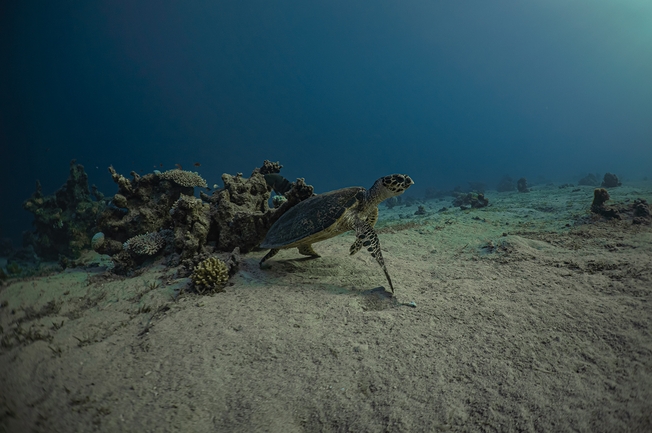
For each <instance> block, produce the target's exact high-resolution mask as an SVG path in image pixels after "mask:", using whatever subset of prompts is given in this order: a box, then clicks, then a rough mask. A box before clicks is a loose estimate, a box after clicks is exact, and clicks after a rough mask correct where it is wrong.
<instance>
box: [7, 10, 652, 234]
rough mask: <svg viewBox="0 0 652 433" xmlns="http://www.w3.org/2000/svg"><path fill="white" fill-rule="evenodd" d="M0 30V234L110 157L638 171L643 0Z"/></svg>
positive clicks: (429, 183)
mask: <svg viewBox="0 0 652 433" xmlns="http://www.w3.org/2000/svg"><path fill="white" fill-rule="evenodd" d="M136 4H137V5H136ZM0 36H1V38H0V41H1V44H2V45H1V52H0V56H1V57H0V73H1V75H0V92H1V93H0V110H1V111H0V115H1V116H0V141H1V146H2V156H1V158H0V164H2V165H1V167H0V181H1V182H2V188H1V193H2V206H1V207H0V212H1V214H0V218H1V221H0V227H1V233H0V236H2V237H7V236H10V237H12V238H14V239H15V240H16V242H15V243H18V239H20V232H21V231H22V230H24V229H28V228H29V220H30V214H29V213H27V212H25V211H23V210H22V209H21V203H22V201H23V200H24V199H25V198H27V197H29V195H30V194H31V193H32V191H33V189H34V182H35V180H36V179H40V181H41V182H42V184H43V188H44V192H45V193H52V192H54V191H55V190H56V189H57V188H59V187H60V186H61V185H62V184H63V183H64V182H65V180H66V178H67V176H68V163H69V161H70V160H71V159H73V158H76V159H77V161H78V162H79V163H81V164H83V165H84V166H85V167H86V169H87V171H88V173H89V176H90V181H91V182H92V183H95V184H97V185H98V186H99V188H100V190H102V191H103V192H104V193H105V194H113V193H115V191H116V188H115V186H114V184H113V183H112V181H111V179H110V176H109V175H108V172H107V166H109V165H110V164H112V165H114V166H115V167H116V169H117V170H118V171H119V172H121V173H124V174H128V173H129V172H130V171H131V170H136V171H138V172H141V171H142V172H150V171H152V170H153V169H155V168H159V167H160V164H163V169H169V168H173V166H174V164H181V165H182V166H183V167H184V168H190V169H195V168H194V167H193V164H194V163H195V162H199V163H201V167H199V168H197V170H198V171H200V173H201V174H202V175H203V176H204V177H205V178H207V180H208V182H209V184H213V183H220V175H221V173H223V172H229V173H236V172H243V173H245V175H248V174H249V173H250V172H251V170H252V169H253V168H254V167H257V166H260V164H261V163H262V161H263V160H264V159H271V160H273V161H277V160H278V161H280V162H281V163H282V164H284V169H283V171H282V173H283V174H284V175H285V176H287V177H289V178H290V179H294V178H296V177H305V178H306V181H307V182H308V183H309V184H312V185H314V186H315V188H316V190H317V191H318V192H323V191H326V190H330V189H335V188H338V187H343V186H349V185H363V186H369V185H371V184H372V183H373V181H374V180H375V179H377V178H378V177H380V176H382V175H385V174H388V173H394V172H404V173H407V174H409V175H410V176H412V178H413V179H414V180H415V182H416V185H415V186H414V187H413V188H412V189H411V190H410V191H409V193H411V194H412V195H423V193H424V191H425V189H426V188H427V187H435V188H439V189H450V188H452V187H454V186H456V185H460V184H462V185H466V184H467V182H468V181H484V182H486V183H488V185H489V186H490V187H491V186H493V185H495V184H496V183H497V181H498V180H499V179H500V178H501V177H502V176H503V175H505V174H507V175H510V176H512V177H514V178H518V177H521V176H525V177H527V178H528V179H531V180H532V181H536V180H537V179H553V180H559V181H567V180H572V179H577V178H579V177H580V176H581V175H583V174H586V173H587V172H597V173H604V172H606V171H611V172H616V173H618V174H619V175H620V176H621V177H622V178H624V180H627V179H632V180H634V179H640V178H643V177H644V176H650V177H652V168H651V167H652V79H651V78H650V77H652V2H650V1H647V0H636V1H634V0H621V1H617V2H616V1H606V0H590V1H589V0H586V1H579V0H578V1H571V2H568V1H557V0H540V1H529V2H523V1H520V0H519V1H516V0H515V1H491V2H487V1H480V0H476V1H474V0H471V1H463V2H459V1H455V2H452V1H410V0H403V1H392V2H389V1H382V0H379V1H363V2H352V1H349V0H347V1H333V0H331V1H324V2H310V1H303V0H301V1H268V0H264V1H263V0H260V1H201V2H198V1H194V2H177V1H169V0H158V1H149V2H135V1H132V0H129V1H117V0H112V1H96V2H78V1H64V0H60V1H56V2H30V1H13V2H12V1H9V2H3V3H2V6H0Z"/></svg>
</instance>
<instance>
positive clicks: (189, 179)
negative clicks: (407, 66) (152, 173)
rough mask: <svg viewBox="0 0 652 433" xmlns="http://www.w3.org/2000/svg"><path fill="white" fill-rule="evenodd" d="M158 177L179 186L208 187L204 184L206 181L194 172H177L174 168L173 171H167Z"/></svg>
mask: <svg viewBox="0 0 652 433" xmlns="http://www.w3.org/2000/svg"><path fill="white" fill-rule="evenodd" d="M159 177H160V178H161V179H166V180H171V181H172V182H174V183H176V184H177V185H181V186H185V187H195V186H199V187H202V188H206V187H207V186H208V185H207V184H206V180H204V178H203V177H201V176H200V175H199V173H197V172H194V171H185V170H179V169H176V168H175V169H174V170H168V171H165V172H163V173H161V174H159Z"/></svg>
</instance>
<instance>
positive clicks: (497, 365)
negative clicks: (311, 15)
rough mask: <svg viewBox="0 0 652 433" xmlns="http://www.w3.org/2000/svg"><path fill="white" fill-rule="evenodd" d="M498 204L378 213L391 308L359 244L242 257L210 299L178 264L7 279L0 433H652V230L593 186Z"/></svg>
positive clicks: (637, 193) (0, 350) (628, 191)
mask: <svg viewBox="0 0 652 433" xmlns="http://www.w3.org/2000/svg"><path fill="white" fill-rule="evenodd" d="M610 194H611V199H612V200H611V202H612V203H621V204H622V205H623V206H625V205H627V204H628V203H632V202H633V201H634V200H636V199H638V198H643V199H646V200H647V201H648V202H650V201H652V200H651V198H652V185H650V183H649V182H648V183H646V184H641V185H634V186H632V185H625V186H621V187H619V188H615V189H612V190H610ZM486 196H487V197H488V198H489V203H490V205H489V206H487V207H483V208H479V209H469V210H460V209H458V208H452V207H450V201H451V200H450V199H446V200H442V201H436V200H430V201H428V202H426V203H425V204H423V206H424V210H425V215H418V216H416V215H414V213H415V211H416V210H417V206H416V204H415V205H413V206H411V207H405V206H401V205H397V206H395V207H394V208H392V209H391V210H389V209H387V208H386V207H385V206H382V205H381V214H380V221H379V223H378V226H377V228H378V232H379V237H380V241H381V244H382V249H383V254H384V257H385V261H386V264H387V267H388V270H389V272H390V274H391V276H392V279H393V281H394V285H395V287H396V295H395V298H391V297H389V296H387V295H385V294H383V292H382V290H381V291H378V290H374V289H376V288H377V287H378V286H380V285H384V284H386V282H385V278H384V276H383V274H382V272H381V271H380V268H379V267H378V266H377V264H376V263H375V260H374V259H373V258H371V257H370V256H369V255H368V254H365V253H364V252H360V253H358V254H357V255H355V256H353V257H349V256H348V249H349V246H350V245H351V244H352V243H353V240H354V237H353V235H352V234H346V235H343V236H339V237H336V238H333V239H330V240H328V241H324V242H322V243H319V244H317V245H315V249H316V250H317V251H318V252H319V253H320V254H321V255H322V258H319V259H315V260H311V259H306V258H305V257H303V256H300V255H299V254H297V253H296V251H293V250H287V251H281V252H280V253H279V254H278V255H277V256H275V257H274V258H273V259H272V260H270V264H271V265H272V266H271V269H267V270H261V269H259V267H258V261H259V260H260V258H261V257H262V256H263V255H264V254H265V252H264V251H258V252H252V253H249V254H246V255H244V256H243V258H242V262H241V264H240V269H239V271H238V273H237V274H236V275H235V276H234V277H232V278H231V280H230V285H228V286H227V287H226V289H225V291H224V292H221V293H216V294H214V295H211V296H199V295H197V294H192V293H184V292H183V289H184V288H185V287H187V286H188V283H189V280H188V279H187V278H177V276H176V269H175V268H167V267H166V266H165V264H164V260H163V259H161V261H159V262H157V263H154V264H153V265H151V266H150V267H148V268H146V269H145V271H144V272H142V273H140V274H139V275H137V276H134V277H132V278H125V277H121V276H116V275H113V274H111V273H109V272H107V271H106V269H105V268H104V267H103V265H104V264H105V263H106V260H103V259H102V258H101V257H100V256H97V255H89V256H87V257H85V260H86V262H87V263H88V264H89V266H87V267H83V268H73V269H68V270H66V271H64V272H62V273H58V274H55V275H50V276H46V277H40V278H31V279H24V280H20V281H13V282H11V283H10V284H8V285H6V286H4V287H1V288H0V303H1V305H2V307H1V308H0V326H1V328H0V331H1V332H2V335H1V346H0V389H1V390H2V392H0V431H8V432H14V431H37V432H38V431H43V432H52V431H65V432H68V431H106V432H112V431H142V432H148V431H152V432H164V431H193V432H202V431H230V432H231V431H242V432H252V431H273V432H274V431H279V432H304V431H306V432H313V431H319V432H330V431H333V432H335V431H360V432H362V431H369V432H376V431H379V432H380V431H392V432H408V431H409V432H416V431H526V432H527V431H591V432H613V431H652V415H650V414H652V335H651V329H652V308H650V305H651V304H652V281H651V279H652V228H651V226H650V225H647V224H632V221H631V219H627V218H623V219H622V220H609V221H607V220H604V219H602V218H597V217H596V216H595V215H594V214H592V213H591V211H590V206H591V202H592V199H593V187H588V186H583V187H579V188H564V189H560V188H558V187H555V186H548V187H544V186H542V187H535V188H533V190H532V191H531V192H529V193H525V194H523V193H517V192H513V193H510V192H505V193H496V192H491V191H489V192H487V193H486ZM444 206H446V207H448V208H449V209H448V210H445V211H442V212H439V210H440V209H441V208H442V207H444ZM420 213H423V212H420ZM93 263H94V264H96V266H92V264H93Z"/></svg>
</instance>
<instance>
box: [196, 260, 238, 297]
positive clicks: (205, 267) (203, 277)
mask: <svg viewBox="0 0 652 433" xmlns="http://www.w3.org/2000/svg"><path fill="white" fill-rule="evenodd" d="M190 279H191V280H192V283H193V285H194V287H195V289H196V290H197V291H198V292H199V293H200V294H204V293H206V292H210V293H215V292H222V291H224V286H225V285H226V282H227V281H228V280H229V268H228V266H227V265H226V263H224V262H223V261H222V260H220V259H218V258H217V257H209V258H208V259H206V260H203V261H201V262H199V264H198V265H197V266H195V269H194V271H193V273H192V275H191V276H190Z"/></svg>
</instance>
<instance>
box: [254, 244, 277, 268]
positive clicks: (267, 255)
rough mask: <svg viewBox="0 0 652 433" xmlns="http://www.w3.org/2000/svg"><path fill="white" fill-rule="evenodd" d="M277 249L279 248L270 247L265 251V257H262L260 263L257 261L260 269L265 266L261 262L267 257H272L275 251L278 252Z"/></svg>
mask: <svg viewBox="0 0 652 433" xmlns="http://www.w3.org/2000/svg"><path fill="white" fill-rule="evenodd" d="M279 251H280V250H279V249H278V248H272V249H271V250H269V251H268V252H267V254H265V257H263V258H262V260H261V261H260V263H258V266H260V268H261V269H262V268H263V267H264V266H265V265H263V263H265V262H266V261H267V260H268V259H271V258H272V257H274V256H275V255H276V253H278V252H279ZM266 266H267V267H269V265H266Z"/></svg>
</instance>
